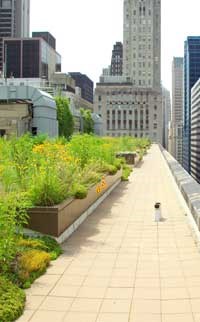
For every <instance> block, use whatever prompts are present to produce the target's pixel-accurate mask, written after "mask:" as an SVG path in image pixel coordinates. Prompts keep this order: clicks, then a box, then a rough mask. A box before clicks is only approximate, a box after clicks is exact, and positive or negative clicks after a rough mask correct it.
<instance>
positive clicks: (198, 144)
mask: <svg viewBox="0 0 200 322" xmlns="http://www.w3.org/2000/svg"><path fill="white" fill-rule="evenodd" d="M190 144H191V157H190V163H191V175H192V176H193V178H194V179H195V180H196V181H197V182H198V183H200V79H199V80H198V81H197V82H196V83H195V85H194V86H193V88H192V95H191V140H190Z"/></svg>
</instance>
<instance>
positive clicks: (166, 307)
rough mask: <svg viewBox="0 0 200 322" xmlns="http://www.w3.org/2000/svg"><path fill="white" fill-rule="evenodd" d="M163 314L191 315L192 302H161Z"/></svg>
mask: <svg viewBox="0 0 200 322" xmlns="http://www.w3.org/2000/svg"><path fill="white" fill-rule="evenodd" d="M161 311H162V314H177V313H180V314H185V313H191V311H192V310H191V303H190V300H163V301H161Z"/></svg>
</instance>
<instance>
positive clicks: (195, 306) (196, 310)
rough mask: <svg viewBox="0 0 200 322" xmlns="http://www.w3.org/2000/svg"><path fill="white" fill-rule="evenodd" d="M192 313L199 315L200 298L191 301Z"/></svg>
mask: <svg viewBox="0 0 200 322" xmlns="http://www.w3.org/2000/svg"><path fill="white" fill-rule="evenodd" d="M191 306H192V312H194V313H200V298H199V299H191Z"/></svg>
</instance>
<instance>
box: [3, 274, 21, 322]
mask: <svg viewBox="0 0 200 322" xmlns="http://www.w3.org/2000/svg"><path fill="white" fill-rule="evenodd" d="M24 305H25V293H24V291H23V290H21V289H20V288H19V287H17V286H16V285H14V284H12V283H11V282H10V281H9V280H8V279H6V278H4V277H2V276H0V321H1V322H12V321H15V320H16V319H17V318H18V317H19V316H20V315H21V314H22V312H23V309H24Z"/></svg>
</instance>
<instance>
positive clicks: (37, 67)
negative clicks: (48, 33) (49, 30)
mask: <svg viewBox="0 0 200 322" xmlns="http://www.w3.org/2000/svg"><path fill="white" fill-rule="evenodd" d="M4 49H5V50H4V61H5V66H6V76H7V78H10V77H14V78H44V79H46V80H50V79H51V77H52V75H53V74H54V73H55V72H60V71H61V56H60V55H59V54H58V53H57V52H56V51H55V50H54V49H53V48H52V47H51V46H50V45H49V44H48V43H47V42H46V41H44V40H43V39H42V38H20V39H17V38H15V39H14V38H13V39H12V38H5V39H4Z"/></svg>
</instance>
